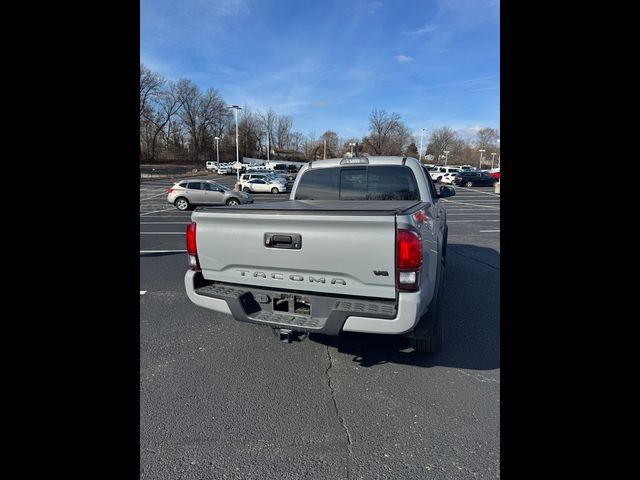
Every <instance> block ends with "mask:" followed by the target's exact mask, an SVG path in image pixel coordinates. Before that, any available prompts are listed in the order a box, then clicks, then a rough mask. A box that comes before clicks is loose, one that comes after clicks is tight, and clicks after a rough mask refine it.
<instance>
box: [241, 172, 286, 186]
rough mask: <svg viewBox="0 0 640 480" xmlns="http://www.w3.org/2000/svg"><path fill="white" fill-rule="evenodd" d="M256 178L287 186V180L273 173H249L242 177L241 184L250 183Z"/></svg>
mask: <svg viewBox="0 0 640 480" xmlns="http://www.w3.org/2000/svg"><path fill="white" fill-rule="evenodd" d="M254 178H262V179H266V180H272V181H273V182H274V183H282V184H283V185H286V184H287V179H286V178H283V177H281V176H280V175H278V174H273V173H264V172H260V173H256V172H248V173H243V174H242V175H240V183H243V182H248V181H249V180H253V179H254Z"/></svg>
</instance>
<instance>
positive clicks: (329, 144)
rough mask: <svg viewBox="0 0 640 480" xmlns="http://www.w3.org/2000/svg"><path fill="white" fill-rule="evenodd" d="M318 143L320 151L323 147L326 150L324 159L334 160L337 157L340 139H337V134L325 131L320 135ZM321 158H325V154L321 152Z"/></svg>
mask: <svg viewBox="0 0 640 480" xmlns="http://www.w3.org/2000/svg"><path fill="white" fill-rule="evenodd" d="M319 142H320V143H321V144H322V149H323V150H324V148H325V145H326V148H327V152H326V157H327V158H335V157H337V156H338V145H339V144H340V138H338V134H337V133H336V132H333V131H331V130H327V131H326V132H324V133H323V134H322V135H320V139H319ZM322 155H323V157H324V156H325V152H324V151H323V152H322Z"/></svg>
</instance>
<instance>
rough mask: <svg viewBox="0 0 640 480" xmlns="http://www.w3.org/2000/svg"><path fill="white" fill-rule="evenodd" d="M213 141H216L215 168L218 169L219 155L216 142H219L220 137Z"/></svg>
mask: <svg viewBox="0 0 640 480" xmlns="http://www.w3.org/2000/svg"><path fill="white" fill-rule="evenodd" d="M213 139H214V140H215V141H216V168H220V153H219V152H218V140H220V137H213Z"/></svg>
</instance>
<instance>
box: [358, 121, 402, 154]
mask: <svg viewBox="0 0 640 480" xmlns="http://www.w3.org/2000/svg"><path fill="white" fill-rule="evenodd" d="M410 138H411V135H410V131H409V129H408V128H407V127H406V125H404V123H402V121H401V119H400V115H399V114H397V113H391V114H388V113H387V112H386V111H385V110H374V111H373V112H371V115H369V134H368V135H367V136H366V137H365V138H364V139H363V143H364V147H365V148H366V149H367V150H368V151H369V150H370V151H371V153H372V154H373V155H401V154H402V150H403V148H404V147H405V146H406V145H408V143H409V141H410Z"/></svg>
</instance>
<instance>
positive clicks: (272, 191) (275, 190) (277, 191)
mask: <svg viewBox="0 0 640 480" xmlns="http://www.w3.org/2000/svg"><path fill="white" fill-rule="evenodd" d="M271 193H273V194H276V193H280V190H278V189H277V188H276V187H273V188H272V189H271Z"/></svg>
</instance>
